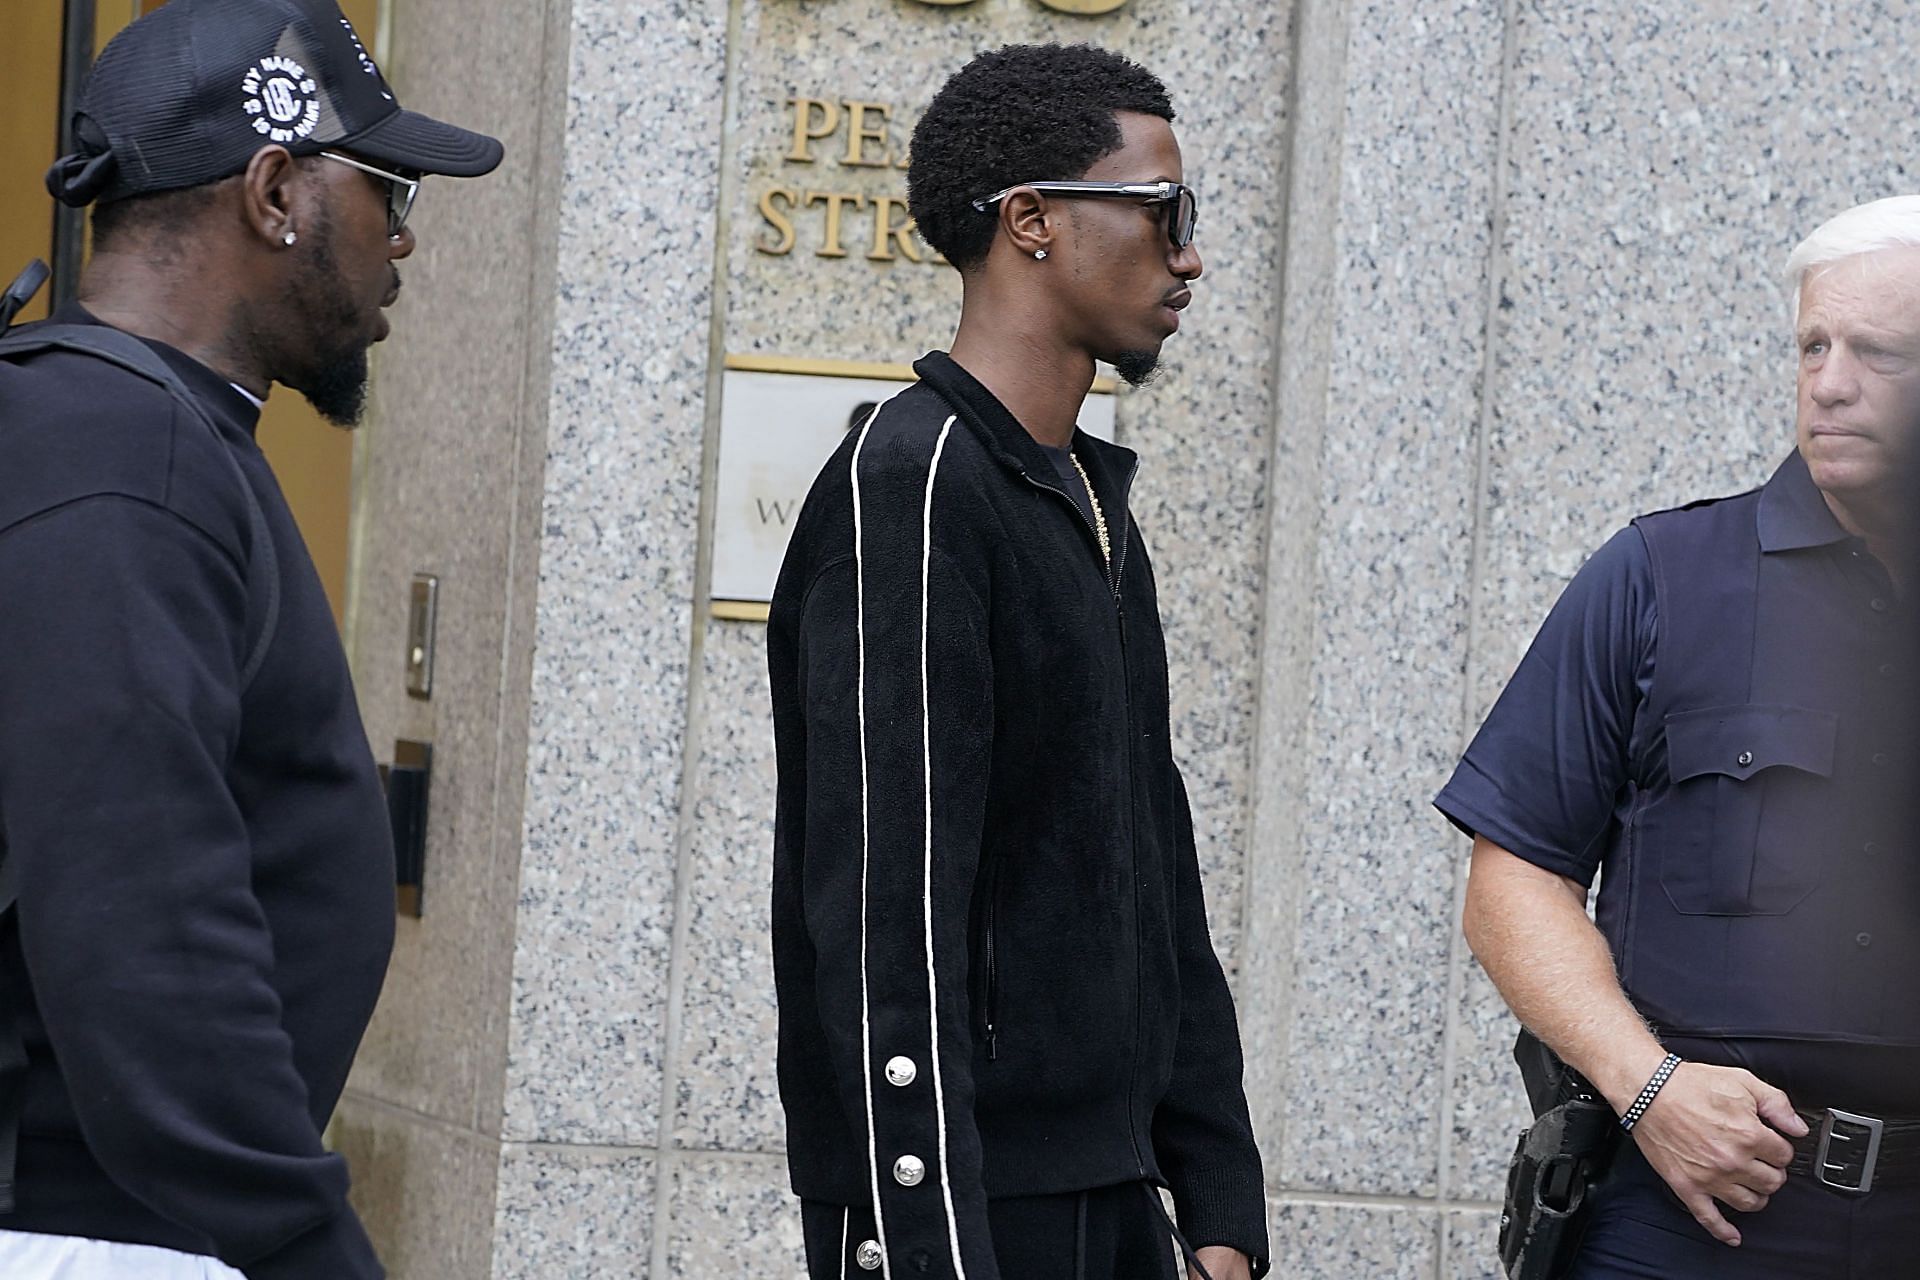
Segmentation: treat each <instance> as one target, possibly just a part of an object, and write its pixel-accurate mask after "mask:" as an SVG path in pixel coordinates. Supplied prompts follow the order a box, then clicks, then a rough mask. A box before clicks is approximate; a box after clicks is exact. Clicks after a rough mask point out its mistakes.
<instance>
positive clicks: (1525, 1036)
mask: <svg viewBox="0 0 1920 1280" xmlns="http://www.w3.org/2000/svg"><path fill="white" fill-rule="evenodd" d="M1513 1058H1514V1061H1515V1062H1517V1063H1519V1065H1520V1078H1521V1080H1522V1081H1524V1082H1525V1083H1526V1086H1527V1098H1528V1100H1529V1101H1530V1102H1531V1103H1532V1104H1533V1115H1534V1119H1533V1124H1532V1125H1530V1126H1528V1127H1527V1128H1525V1129H1523V1130H1521V1131H1520V1140H1519V1142H1517V1143H1516V1144H1515V1145H1514V1150H1513V1163H1512V1164H1511V1165H1510V1166H1508V1168H1507V1199H1506V1204H1505V1205H1503V1206H1502V1208H1501V1211H1500V1265H1501V1267H1502V1268H1503V1269H1504V1271H1505V1272H1506V1276H1507V1280H1563V1278H1564V1277H1565V1276H1566V1275H1568V1274H1569V1273H1570V1272H1571V1271H1572V1270H1573V1260H1574V1257H1575V1255H1576V1254H1578V1253H1579V1251H1580V1239H1581V1237H1582V1236H1583V1235H1585V1234H1586V1230H1587V1222H1588V1220H1589V1219H1590V1218H1591V1217H1592V1213H1593V1205H1592V1192H1593V1191H1594V1190H1595V1189H1596V1188H1597V1187H1598V1186H1599V1185H1600V1183H1601V1181H1602V1179H1604V1178H1605V1177H1606V1174H1607V1170H1608V1168H1609V1167H1610V1166H1611V1165H1612V1163H1613V1155H1614V1152H1615V1151H1616V1150H1617V1149H1618V1148H1619V1145H1620V1139H1621V1136H1622V1135H1621V1130H1620V1124H1619V1121H1618V1119H1617V1118H1616V1117H1615V1116H1614V1114H1613V1108H1612V1107H1610V1106H1608V1105H1607V1103H1606V1101H1605V1100H1604V1099H1602V1098H1601V1097H1600V1095H1599V1093H1598V1092H1597V1091H1596V1090H1595V1089H1594V1087H1593V1086H1592V1085H1591V1084H1589V1083H1587V1081H1586V1080H1585V1079H1584V1078H1583V1077H1582V1076H1581V1075H1580V1073H1579V1072H1577V1071H1575V1070H1574V1069H1573V1068H1572V1067H1569V1066H1568V1065H1567V1064H1566V1063H1564V1062H1562V1061H1560V1059H1559V1057H1558V1056H1556V1055H1555V1054H1554V1052H1553V1050H1551V1049H1549V1048H1547V1046H1546V1045H1544V1044H1542V1043H1541V1042H1540V1041H1539V1040H1538V1039H1536V1038H1535V1037H1534V1036H1533V1035H1532V1033H1530V1032H1528V1031H1526V1030H1524V1029H1523V1030H1522V1031H1521V1032H1520V1038H1519V1039H1518V1040H1516V1041H1515V1042H1514V1046H1513Z"/></svg>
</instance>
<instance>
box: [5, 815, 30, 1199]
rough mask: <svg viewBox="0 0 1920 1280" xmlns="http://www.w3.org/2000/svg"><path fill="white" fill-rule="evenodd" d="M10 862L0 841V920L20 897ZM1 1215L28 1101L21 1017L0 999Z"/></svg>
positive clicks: (10, 1192)
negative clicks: (21, 1119) (21, 1117)
mask: <svg viewBox="0 0 1920 1280" xmlns="http://www.w3.org/2000/svg"><path fill="white" fill-rule="evenodd" d="M13 866H14V864H13V862H12V861H11V860H10V859H9V858H8V857H7V847H6V843H5V842H4V841H0V920H5V919H6V918H7V915H8V913H9V912H11V911H12V910H13V904H14V902H15V900H16V899H18V898H19V896H20V890H19V888H18V887H17V886H16V885H15V884H14V872H13ZM0 1013H3V1014H4V1015H5V1016H4V1017H0V1216H4V1215H6V1214H10V1213H12V1212H13V1169H14V1162H15V1157H16V1156H17V1155H18V1153H19V1148H20V1112H21V1111H22V1110H23V1109H24V1108H25V1106H26V1101H27V1096H26V1095H27V1046H26V1045H25V1044H24V1043H23V1042H22V1040H21V1038H20V1017H19V1013H18V1011H17V1010H16V1009H14V1008H13V1007H12V1002H11V1001H8V1000H5V999H4V998H0Z"/></svg>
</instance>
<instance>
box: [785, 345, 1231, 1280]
mask: <svg viewBox="0 0 1920 1280" xmlns="http://www.w3.org/2000/svg"><path fill="white" fill-rule="evenodd" d="M915 368H916V369H917V370H918V372H919V373H920V375H921V377H922V379H923V381H922V382H921V383H920V385H919V386H917V387H914V388H912V389H910V390H908V391H905V392H902V393H901V394H900V395H899V396H897V397H896V398H894V399H893V400H891V401H889V402H888V403H887V404H886V405H885V406H883V407H882V408H881V410H880V411H879V413H878V415H877V416H876V417H875V418H874V420H873V422H872V423H871V425H870V426H868V427H867V428H866V429H864V430H856V431H854V432H852V433H850V435H849V438H848V439H847V441H846V442H845V443H844V444H843V445H842V447H841V448H840V449H839V450H838V451H837V452H836V453H835V455H834V457H833V458H832V460H831V461H829V462H828V464H827V466H826V469H825V470H824V471H823V472H822V473H821V475H820V478H819V479H818V480H817V481H816V482H815V484H814V486H813V489H812V492H811V493H810V494H809V495H808V497H807V501H806V504H805V506H804V507H803V509H802V512H801V515H800V518H799V521H798V522H797V524H796V526H795V529H794V535H793V541H792V543H791V545H790V546H789V548H788V551H787V558H786V562H785V564H784V565H783V566H782V568H781V572H780V578H779V582H778V585H777V586H776V588H775V590H774V599H773V608H772V614H771V618H770V630H769V636H768V649H769V663H770V667H771V676H772V693H773V713H774V741H775V749H776V755H777V760H778V767H779V789H778V813H777V816H776V819H775V831H774V881H773V930H774V933H773V954H774V970H775V981H776V984H777V986H778V991H779V1001H780V1047H779V1070H780V1091H781V1100H782V1102H783V1104H784V1106H785V1108H786V1116H787V1149H788V1160H789V1165H790V1169H791V1173H792V1182H793V1189H794V1191H795V1192H796V1193H797V1194H799V1195H800V1196H801V1197H803V1198H804V1199H808V1200H818V1201H824V1202H828V1203H834V1204H842V1205H855V1204H858V1205H873V1206H875V1207H876V1209H877V1212H878V1216H879V1227H880V1234H881V1239H880V1241H879V1243H881V1244H882V1245H883V1246H884V1248H885V1250H886V1252H887V1254H888V1255H889V1258H890V1261H891V1269H892V1273H893V1274H895V1275H916V1276H917V1275H931V1276H943V1277H959V1276H961V1275H964V1276H965V1277H967V1278H968V1280H994V1277H995V1276H997V1275H998V1267H997V1263H996V1262H995V1259H994V1256H993V1246H992V1242H991V1239H990V1237H989V1234H988V1228H987V1213H986V1202H987V1200H988V1199H989V1198H996V1197H1002V1196H1022V1195H1041V1194H1051V1193H1059V1192H1068V1191H1080V1190H1087V1189H1091V1188H1096V1187H1102V1186H1109V1185H1113V1184H1116V1183H1121V1182H1128V1181H1136V1180H1149V1181H1153V1182H1157V1183H1161V1184H1163V1185H1166V1186H1169V1187H1170V1188H1171V1189H1172V1192H1173V1197H1174V1202H1175V1206H1176V1208H1177V1210H1178V1216H1179V1219H1180V1223H1181V1227H1182V1229H1183V1231H1184V1232H1185V1233H1186V1235H1187V1236H1188V1238H1189V1239H1190V1240H1191V1242H1192V1243H1193V1244H1194V1245H1195V1246H1196V1247H1204V1246H1206V1245H1210V1244H1219V1245H1230V1246H1232V1247H1234V1248H1237V1249H1240V1250H1241V1251H1243V1252H1245V1253H1247V1254H1249V1255H1251V1256H1253V1257H1254V1258H1256V1259H1262V1258H1264V1256H1265V1254H1266V1252H1267V1247H1266V1225H1265V1219H1266V1206H1265V1198H1264V1193H1263V1187H1262V1179H1261V1169H1260V1157H1259V1153H1258V1152H1257V1151H1256V1150H1255V1148H1254V1143H1253V1136H1252V1132H1251V1127H1250V1125H1249V1123H1248V1119H1247V1106H1246V1099H1245V1095H1244V1093H1243V1090H1242V1085H1241V1057H1240V1045H1239V1037H1238V1032H1237V1029H1236V1025H1235V1018H1234V1011H1233V1003H1232V999H1231V996H1230V994H1229V992H1228V989H1227V984H1226V980H1225V978H1224V976H1223V975H1222V973H1221V969H1220V965H1219V962H1218V961H1217V960H1216V959H1215V956H1214V952H1213V946H1212V943H1211V941H1210V939H1209V937H1208V933H1207V921H1206V908H1205V904H1204V902H1203V900H1202V897H1201V886H1200V873H1199V866H1198V862H1197V859H1196V857H1195V851H1194V844H1193V821H1192V817H1191V815H1190V813H1189V811H1188V807H1187V796H1186V790H1185V787H1184V785H1183V784H1182V782H1181V779H1180V774H1179V771H1178V770H1177V769H1176V768H1175V767H1174V763H1173V758H1172V754H1171V750H1170V742H1169V739H1170V730H1169V723H1168V706H1167V667H1166V651H1165V644H1164V640H1163V638H1162V635H1161V630H1160V617H1159V609H1158V604H1157V601H1156V598H1155V591H1154V582H1153V570H1152V567H1151V565H1150V564H1149V562H1148V559H1147V552H1146V547H1145V546H1144V545H1143V542H1142V538H1141V535H1140V531H1139V529H1138V528H1137V527H1135V525H1134V524H1133V521H1132V519H1131V517H1130V515H1129V514H1128V511H1127V491H1128V487H1129V485H1130V482H1131V480H1132V477H1133V471H1134V468H1135V465H1136V463H1135V459H1134V455H1133V454H1132V453H1130V452H1128V451H1127V450H1125V449H1122V448H1120V447H1118V446H1115V445H1110V444H1105V443H1103V442H1101V441H1099V440H1096V439H1093V438H1091V437H1089V436H1087V435H1085V434H1084V433H1082V434H1079V435H1076V437H1075V440H1074V449H1075V451H1076V452H1077V453H1078V454H1079V456H1080V459H1081V461H1082V462H1083V463H1084V464H1085V466H1086V468H1087V471H1088V473H1089V474H1090V476H1091V477H1092V480H1093V484H1094V487H1095V490H1096V491H1097V493H1098V495H1099V499H1100V507H1101V510H1102V511H1103V512H1104V514H1105V515H1106V519H1107V523H1108V525H1109V531H1110V532H1109V536H1110V541H1111V543H1112V552H1113V563H1112V566H1111V569H1110V570H1109V568H1108V567H1107V566H1105V565H1103V563H1102V560H1101V554H1100V550H1099V546H1098V543H1097V541H1096V539H1095V535H1094V530H1093V527H1092V522H1091V521H1090V520H1089V519H1088V518H1087V517H1086V516H1085V515H1084V514H1083V513H1082V512H1081V511H1080V510H1079V509H1077V507H1076V505H1075V503H1074V502H1073V500H1072V496H1071V495H1070V494H1069V493H1068V492H1067V491H1066V490H1065V488H1064V486H1063V481H1062V477H1061V476H1060V475H1059V474H1058V473H1057V472H1056V470H1055V468H1054V467H1053V465H1052V464H1051V463H1050V462H1049V461H1048V459H1047V457H1046V455H1045V453H1044V452H1043V451H1042V449H1041V447H1040V446H1039V444H1038V443H1037V442H1036V441H1035V440H1034V439H1033V438H1032V437H1031V436H1030V435H1028V434H1027V432H1026V431H1025V430H1024V429H1023V428H1022V427H1021V426H1020V424H1019V423H1018V422H1017V421H1015V420H1014V418H1013V417H1012V415H1011V414H1009V413H1008V412H1007V410H1006V409H1005V407H1003V406H1002V405H1001V404H1000V403H999V402H998V401H997V400H995V399H994V397H993V396H992V395H991V394H990V393H989V392H987V390H986V389H985V388H984V387H982V386H981V385H980V384H979V383H978V382H977V381H976V380H975V379H973V378H972V377H971V376H969V375H968V374H967V373H966V372H965V371H964V370H963V369H961V368H960V366H959V365H957V364H955V363H954V361H953V360H952V359H950V358H949V357H947V356H945V355H942V354H937V353H936V354H934V355H931V356H928V357H927V358H926V359H924V360H922V361H921V362H920V363H919V364H918V365H916V366H915ZM1256 1268H1257V1270H1264V1264H1263V1263H1257V1264H1256Z"/></svg>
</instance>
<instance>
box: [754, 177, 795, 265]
mask: <svg viewBox="0 0 1920 1280" xmlns="http://www.w3.org/2000/svg"><path fill="white" fill-rule="evenodd" d="M799 198H800V193H799V192H797V191H795V190H794V189H793V188H792V187H769V188H768V189H767V190H766V191H765V192H764V193H762V194H761V196H760V216H761V217H763V218H765V219H766V220H767V226H768V227H770V228H772V229H773V231H774V233H775V235H776V236H778V239H775V240H771V241H769V240H768V239H767V238H766V237H765V236H762V237H760V242H759V244H758V245H756V246H755V247H756V248H758V249H759V250H760V252H762V253H768V254H772V255H773V256H774V257H776V258H778V257H780V256H782V255H784V254H789V253H792V252H793V238H794V237H793V219H792V218H789V217H788V216H787V215H786V213H785V212H784V211H783V210H781V209H780V208H779V207H778V206H777V205H776V203H775V202H776V201H779V200H785V201H786V202H787V208H788V209H791V208H793V204H794V201H796V200H798V199H799Z"/></svg>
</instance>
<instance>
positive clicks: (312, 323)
mask: <svg viewBox="0 0 1920 1280" xmlns="http://www.w3.org/2000/svg"><path fill="white" fill-rule="evenodd" d="M310 235H311V237H312V238H311V240H309V242H308V248H307V254H306V259H305V264H304V267H303V269H302V270H301V272H300V278H299V281H298V282H297V283H296V284H295V286H294V288H295V291H296V293H297V295H298V296H299V298H300V300H301V310H302V311H304V312H305V313H306V316H307V323H308V326H309V333H310V335H311V349H312V350H313V351H314V352H315V354H316V355H317V356H318V359H317V360H316V361H315V362H314V363H312V364H310V365H308V366H307V367H306V368H305V369H302V370H300V371H298V372H296V373H290V374H289V375H288V376H287V377H285V378H283V379H282V381H284V382H285V383H286V384H287V385H288V386H289V387H292V388H293V389H294V390H295V391H298V392H299V393H300V394H301V395H303V396H305V397H306V398H307V403H308V404H310V405H312V406H313V407H314V409H315V411H317V412H318V413H319V414H320V416H321V417H323V418H325V419H326V420H327V421H328V422H331V423H333V425H335V426H336V427H349V428H351V427H354V426H357V425H359V422H360V419H361V417H362V416H363V415H364V414H365V413H366V409H367V348H368V347H369V346H370V345H372V344H371V343H370V342H367V341H364V340H361V339H359V338H357V337H354V338H345V339H344V340H343V338H342V335H347V334H355V333H357V332H358V330H359V328H360V323H359V322H360V311H359V308H358V307H356V306H355V305H354V302H353V299H352V298H351V297H349V296H348V294H347V290H346V285H345V283H344V281H343V280H342V278H341V275H340V263H339V261H338V260H337V259H336V258H335V257H334V255H333V223H332V221H331V220H330V219H329V218H327V217H326V216H325V215H324V214H322V215H321V216H320V217H319V218H318V219H317V220H316V222H315V223H314V225H313V226H312V227H311V228H310Z"/></svg>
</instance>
